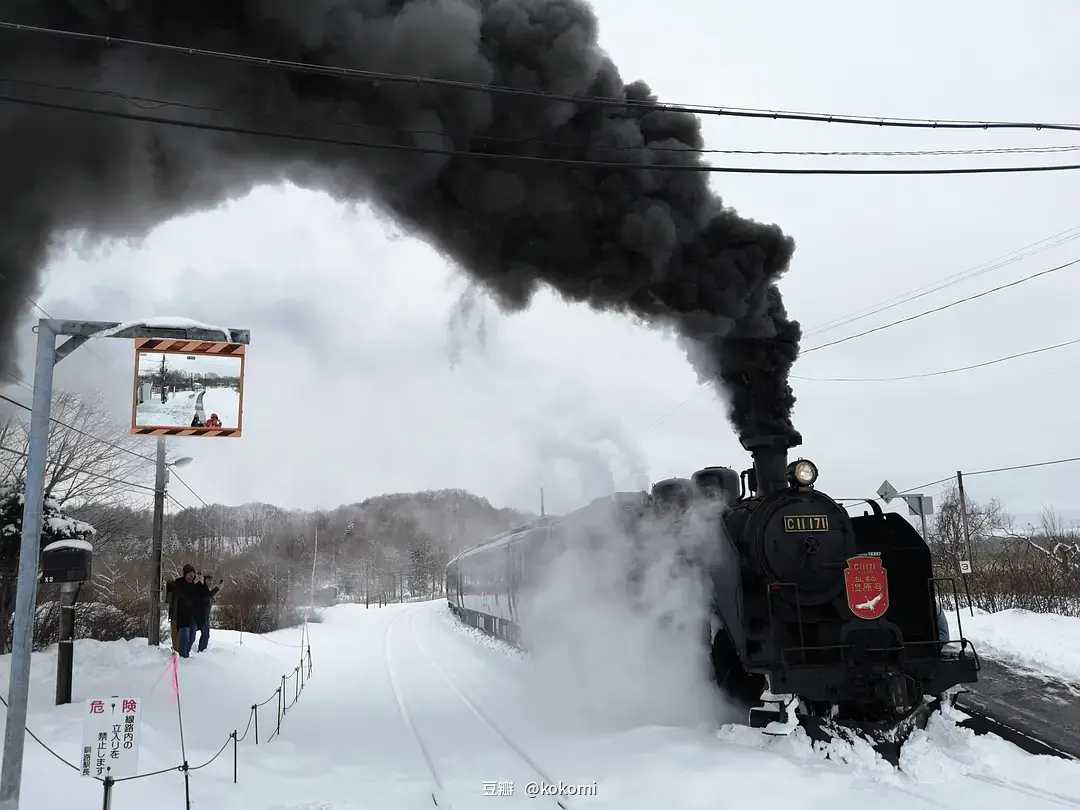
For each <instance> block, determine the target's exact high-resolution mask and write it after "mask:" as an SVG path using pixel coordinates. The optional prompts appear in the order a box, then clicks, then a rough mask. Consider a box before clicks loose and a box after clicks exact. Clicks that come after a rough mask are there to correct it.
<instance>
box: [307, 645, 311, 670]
mask: <svg viewBox="0 0 1080 810" xmlns="http://www.w3.org/2000/svg"><path fill="white" fill-rule="evenodd" d="M307 674H308V677H309V678H310V677H311V645H310V644H308V645H307Z"/></svg>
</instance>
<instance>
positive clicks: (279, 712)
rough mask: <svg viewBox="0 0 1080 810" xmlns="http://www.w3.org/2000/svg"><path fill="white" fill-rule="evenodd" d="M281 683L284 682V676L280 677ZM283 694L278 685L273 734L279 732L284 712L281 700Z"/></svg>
mask: <svg viewBox="0 0 1080 810" xmlns="http://www.w3.org/2000/svg"><path fill="white" fill-rule="evenodd" d="M281 683H282V684H284V683H285V678H284V677H282V679H281ZM283 696H284V692H282V689H281V687H280V686H279V687H278V690H277V731H275V732H274V733H275V734H280V733H281V715H282V714H284V713H285V705H284V701H283V700H282V697H283Z"/></svg>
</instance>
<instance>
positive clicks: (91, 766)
mask: <svg viewBox="0 0 1080 810" xmlns="http://www.w3.org/2000/svg"><path fill="white" fill-rule="evenodd" d="M141 708H142V698H137V697H115V696H114V697H107V698H91V699H90V700H88V701H86V710H85V711H84V713H83V741H82V757H81V760H82V775H83V776H89V777H91V778H95V777H96V778H98V779H104V778H105V777H109V776H111V777H112V778H113V779H118V778H120V777H123V776H135V775H137V774H138V773H139V715H140V711H141Z"/></svg>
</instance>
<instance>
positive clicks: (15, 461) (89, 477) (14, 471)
mask: <svg viewBox="0 0 1080 810" xmlns="http://www.w3.org/2000/svg"><path fill="white" fill-rule="evenodd" d="M52 416H53V420H54V421H53V422H51V423H50V425H49V449H48V462H47V464H46V468H45V497H46V498H52V499H53V500H54V501H56V503H57V505H58V506H59V507H61V508H63V507H65V506H66V505H68V504H69V503H70V502H81V503H85V502H90V501H93V502H97V503H102V502H111V503H116V502H120V501H123V500H125V499H127V498H129V497H130V495H131V494H132V493H131V487H126V486H125V485H124V483H117V482H133V483H141V482H144V480H145V479H146V478H147V477H148V475H149V472H150V471H151V470H152V469H153V467H152V465H151V464H150V463H149V462H148V461H147V460H146V459H144V458H142V457H141V456H142V455H143V454H142V453H140V452H139V449H138V445H136V443H135V441H134V437H132V436H130V435H128V433H127V431H126V429H125V428H124V427H123V426H122V425H121V424H120V423H118V422H117V421H116V420H115V419H114V418H113V417H112V416H111V414H110V413H109V411H108V409H107V408H106V407H105V405H104V403H103V401H102V399H101V397H100V396H94V397H89V398H86V397H82V396H80V395H79V394H76V393H74V392H71V391H61V392H59V393H57V394H56V395H54V396H53V403H52ZM29 447H30V426H29V414H27V415H26V418H25V419H11V420H9V421H8V422H7V423H6V424H5V425H4V426H3V427H2V428H0V475H2V476H3V478H2V479H0V483H10V482H13V481H22V480H25V478H26V466H27V462H28V460H29V456H28V454H29ZM110 479H111V480H110Z"/></svg>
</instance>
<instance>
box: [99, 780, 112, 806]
mask: <svg viewBox="0 0 1080 810" xmlns="http://www.w3.org/2000/svg"><path fill="white" fill-rule="evenodd" d="M101 784H102V787H103V788H104V789H105V796H104V798H103V799H102V800H101V810H109V808H111V807H112V786H113V778H112V777H111V776H106V777H105V781H104V782H102V783H101Z"/></svg>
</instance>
